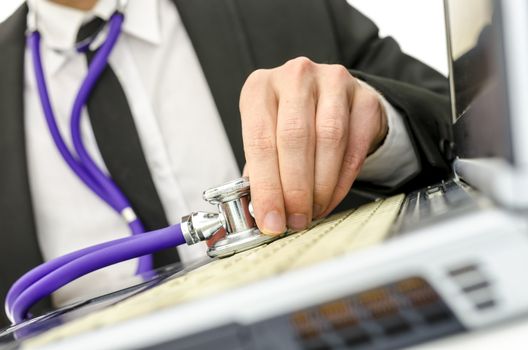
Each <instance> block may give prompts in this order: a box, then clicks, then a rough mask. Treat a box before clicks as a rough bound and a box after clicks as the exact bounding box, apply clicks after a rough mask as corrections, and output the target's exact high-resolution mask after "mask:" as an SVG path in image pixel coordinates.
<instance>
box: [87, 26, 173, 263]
mask: <svg viewBox="0 0 528 350" xmlns="http://www.w3.org/2000/svg"><path fill="white" fill-rule="evenodd" d="M103 25H104V21H103V20H101V19H100V18H96V19H94V20H92V21H90V22H88V23H86V24H85V25H83V26H82V27H81V28H80V29H79V33H78V36H77V38H78V40H77V41H78V42H79V41H81V40H84V39H86V38H90V37H92V36H93V35H94V33H96V32H97V31H98V30H100V29H101V27H102V26H103ZM94 55H95V52H91V51H88V52H87V53H86V56H87V59H88V62H91V60H92V58H93V57H94ZM87 107H88V114H89V116H90V122H91V124H92V128H93V131H94V134H95V139H96V141H97V145H98V147H99V151H100V152H101V155H102V157H103V160H104V162H105V164H106V167H107V168H108V171H109V172H110V175H111V177H112V179H113V180H114V181H115V183H116V184H117V185H118V186H119V188H121V190H122V191H123V193H124V194H125V196H126V197H127V198H128V200H129V201H130V202H131V204H132V207H133V209H134V211H135V212H136V214H137V215H138V217H139V218H140V219H141V221H142V222H143V224H144V225H145V229H146V230H147V231H151V230H156V229H160V228H163V227H167V226H168V221H167V218H166V216H165V212H164V210H163V207H162V205H161V201H160V199H159V196H158V193H157V191H156V188H155V186H154V182H153V181H152V177H151V175H150V171H149V168H148V166H147V162H146V160H145V155H144V154H143V149H142V148H141V143H140V140H139V136H138V133H137V130H136V125H135V124H134V119H133V117H132V113H131V111H130V107H129V105H128V101H127V98H126V96H125V93H124V91H123V89H122V87H121V84H120V83H119V80H118V78H117V76H116V75H115V73H114V72H113V71H112V69H111V68H110V65H107V67H106V68H105V70H104V71H103V73H102V74H101V76H100V78H99V80H98V81H97V83H96V84H95V86H94V89H93V91H92V93H91V95H90V98H89V99H88V103H87ZM177 261H179V257H178V254H177V251H176V249H167V250H165V251H161V252H158V253H156V254H154V265H155V266H156V267H161V266H165V265H167V264H171V263H174V262H177Z"/></svg>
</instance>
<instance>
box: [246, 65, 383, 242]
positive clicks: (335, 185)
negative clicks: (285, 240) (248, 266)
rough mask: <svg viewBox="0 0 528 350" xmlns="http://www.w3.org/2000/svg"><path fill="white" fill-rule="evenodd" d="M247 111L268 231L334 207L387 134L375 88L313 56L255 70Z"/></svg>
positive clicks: (249, 147) (251, 160) (261, 222)
mask: <svg viewBox="0 0 528 350" xmlns="http://www.w3.org/2000/svg"><path fill="white" fill-rule="evenodd" d="M240 112H241V115H242V131H243V140H244V150H245V153H246V161H247V163H246V167H245V168H244V175H248V176H249V178H250V180H251V196H252V203H253V208H254V213H255V219H256V222H257V225H258V227H259V228H260V229H261V231H263V232H264V233H267V234H278V233H282V232H284V231H285V229H286V227H289V228H291V229H294V230H300V229H304V228H306V227H307V226H308V225H309V224H310V222H311V220H312V218H313V217H316V218H318V217H322V216H324V215H327V214H328V213H329V212H331V211H332V210H333V209H334V208H335V207H336V206H337V204H339V203H340V202H341V201H342V199H343V198H344V197H345V196H346V195H347V194H348V192H349V190H350V187H351V186H352V183H353V182H354V180H355V179H356V177H357V175H358V173H359V171H360V168H361V166H362V164H363V162H364V160H365V158H366V156H367V154H369V152H371V151H373V150H375V149H376V147H377V146H378V145H379V143H380V142H381V141H382V140H383V138H384V135H385V134H384V133H383V130H384V128H383V123H382V122H381V120H382V119H384V118H385V117H384V116H383V115H382V107H381V102H380V99H379V96H378V93H377V92H376V91H375V90H373V89H371V88H370V87H368V86H366V85H365V86H364V85H363V84H360V83H358V81H356V79H355V78H354V77H352V76H351V75H350V73H349V72H348V71H347V70H346V69H345V68H344V67H342V66H339V65H319V64H316V63H314V62H312V61H310V60H309V59H307V58H297V59H294V60H291V61H289V62H287V63H286V64H284V65H283V66H281V67H278V68H275V69H270V70H258V71H256V72H254V73H253V74H251V76H250V77H249V78H248V80H247V81H246V84H245V85H244V87H243V89H242V93H241V98H240Z"/></svg>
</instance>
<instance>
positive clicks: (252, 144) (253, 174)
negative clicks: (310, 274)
mask: <svg viewBox="0 0 528 350" xmlns="http://www.w3.org/2000/svg"><path fill="white" fill-rule="evenodd" d="M268 79H269V72H267V71H263V70H259V71H256V72H254V73H253V74H252V75H251V76H250V77H249V78H248V79H247V81H246V84H245V85H244V87H243V89H242V93H241V98H240V113H241V116H242V132H243V142H244V151H245V155H246V162H247V163H246V170H245V171H246V172H247V174H248V175H249V177H250V179H251V199H252V203H253V210H254V213H255V220H256V222H257V225H258V227H259V228H260V229H261V231H263V232H264V233H266V234H279V233H282V232H284V231H285V230H286V219H285V211H284V201H283V195H282V185H281V180H280V173H279V159H278V152H277V141H276V132H275V130H276V127H277V125H276V116H277V108H278V105H277V99H276V97H275V93H274V91H273V90H272V88H271V85H270V84H269V83H268Z"/></svg>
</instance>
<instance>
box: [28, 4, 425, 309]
mask: <svg viewBox="0 0 528 350" xmlns="http://www.w3.org/2000/svg"><path fill="white" fill-rule="evenodd" d="M30 5H32V6H33V8H34V9H36V11H37V14H38V25H39V30H40V32H41V34H42V38H43V39H42V60H43V65H44V70H45V76H46V79H47V83H48V88H49V92H50V96H51V101H52V105H53V107H54V111H55V115H56V118H57V122H58V126H59V129H60V130H61V131H62V135H63V137H64V138H65V140H66V143H67V144H70V143H71V138H70V133H69V120H70V112H71V107H72V104H73V100H74V98H75V95H76V93H77V91H78V89H79V87H80V84H81V82H82V80H83V78H84V77H85V75H86V71H87V67H86V59H85V57H84V55H81V54H77V53H75V52H73V50H72V47H73V44H74V42H75V38H76V35H77V32H78V30H79V27H80V26H81V25H82V24H83V23H85V22H87V21H89V20H90V19H91V18H93V16H94V15H95V16H99V17H101V18H103V19H108V18H109V17H110V15H111V14H112V13H113V11H114V9H115V1H114V0H99V1H98V3H97V5H96V6H95V7H94V8H93V9H92V10H91V11H89V12H82V11H78V10H75V9H71V8H66V7H62V6H60V5H57V4H54V3H51V2H49V1H47V0H36V1H33V2H32V3H30ZM110 65H111V67H112V69H113V70H114V72H115V74H116V75H117V77H118V78H119V80H120V82H121V84H122V86H123V89H124V92H125V94H126V96H127V99H128V101H129V104H130V108H131V112H132V115H133V118H134V122H135V124H136V126H137V130H138V134H139V138H140V141H141V145H142V148H143V151H144V154H145V158H146V160H147V163H148V166H149V168H150V172H151V175H152V178H153V181H154V185H155V187H156V189H157V192H158V194H159V197H160V200H161V202H162V205H163V207H164V209H165V212H166V214H167V219H168V221H169V223H170V224H174V223H177V222H179V221H180V218H181V216H183V215H185V214H187V213H189V212H191V211H196V210H207V211H210V210H213V209H214V208H213V207H211V206H209V205H208V204H207V203H205V202H204V201H203V200H202V198H201V193H202V191H203V190H204V189H206V188H209V187H211V186H214V185H218V184H221V183H223V182H226V181H228V180H231V179H234V178H236V177H238V176H240V174H239V170H238V168H237V164H236V161H235V158H234V154H233V152H232V150H231V148H230V144H229V141H228V138H227V135H226V133H225V130H224V128H223V125H222V122H221V119H220V116H219V113H218V111H217V109H216V106H215V104H214V100H213V98H212V95H211V92H210V90H209V87H208V85H207V81H206V80H205V77H204V74H203V72H202V69H201V67H200V64H199V62H198V59H197V57H196V54H195V52H194V49H193V46H192V44H191V42H190V40H189V37H188V35H187V33H186V31H185V28H184V26H183V24H182V22H181V19H180V17H179V14H178V12H177V10H176V8H175V6H174V5H173V3H172V2H171V1H170V0H134V1H130V3H129V5H128V8H127V10H126V19H125V22H124V25H123V32H122V34H121V36H120V38H119V40H118V43H117V45H116V46H115V48H114V51H113V52H112V54H111V56H110ZM24 91H25V92H24V94H25V95H24V97H25V99H24V101H25V128H26V129H25V132H26V136H27V137H26V140H27V141H26V142H27V155H28V166H29V172H30V187H31V194H32V199H33V206H34V210H35V219H36V223H37V231H38V240H39V244H40V247H41V249H42V253H43V256H44V258H45V260H50V259H52V258H55V257H57V256H60V255H63V254H66V253H68V252H71V251H73V250H77V249H81V248H84V247H86V246H89V245H93V244H97V243H101V242H104V241H108V240H113V239H117V238H121V237H124V236H127V235H129V234H130V233H129V230H128V228H127V225H126V224H125V223H124V222H123V221H122V219H121V217H120V216H119V215H117V214H116V213H115V212H114V211H113V210H112V209H111V208H110V207H109V206H108V205H106V204H105V203H103V202H102V201H101V200H100V199H99V198H98V197H96V196H95V195H94V194H93V193H92V192H91V191H90V190H89V189H88V188H87V187H86V186H85V185H84V184H83V183H82V182H81V181H80V180H79V179H78V178H77V177H76V176H75V175H74V173H73V172H72V171H71V170H70V169H69V168H68V166H67V165H66V163H65V162H64V161H63V159H62V158H61V156H60V154H59V153H58V151H57V150H56V148H55V145H54V143H53V140H52V138H51V136H50V134H49V131H48V128H47V125H46V122H45V118H44V115H43V112H42V109H41V105H40V100H39V97H38V90H37V88H36V82H35V74H34V71H33V65H32V63H31V57H30V52H29V49H26V68H25V90H24ZM383 104H384V106H385V108H386V111H387V114H388V123H389V134H388V135H387V138H386V141H385V143H384V145H382V146H381V147H380V148H379V149H378V150H377V151H376V152H375V153H374V154H372V155H371V156H370V157H369V158H368V159H367V161H366V162H365V168H364V169H363V171H362V174H361V178H362V179H364V180H372V181H375V182H377V183H380V184H387V185H394V184H396V183H398V182H400V181H402V180H404V179H405V178H407V177H408V176H410V175H412V174H414V173H415V172H416V171H418V161H417V158H416V156H415V154H414V151H413V149H412V146H411V142H410V140H409V137H408V135H407V131H406V129H405V126H404V125H403V122H402V120H401V117H400V116H399V115H398V113H397V111H395V110H394V108H392V106H390V104H388V103H387V102H386V101H385V100H384V99H383ZM86 114H87V113H86V111H84V112H83V119H82V134H83V139H84V142H85V144H86V146H87V148H88V150H89V152H90V154H91V155H92V156H93V157H94V159H95V160H96V162H97V164H98V165H99V166H100V167H101V168H102V169H105V170H106V167H105V165H104V162H103V160H102V157H101V155H100V153H99V150H98V148H97V144H96V142H95V138H94V135H93V132H92V130H91V126H90V122H89V119H88V116H87V115H86ZM178 251H179V253H180V256H181V258H182V260H183V261H184V262H187V261H190V260H191V259H193V258H196V257H199V256H203V254H204V253H205V245H204V244H199V245H196V246H193V247H187V246H185V247H179V248H178ZM136 267H137V261H135V260H131V261H128V262H124V263H121V264H118V265H115V266H112V267H109V268H106V269H103V270H101V271H97V272H94V273H92V274H90V275H88V276H85V277H83V278H81V279H79V280H77V281H75V282H74V283H71V284H70V285H69V286H67V287H65V288H63V289H62V290H60V291H59V292H58V293H55V295H54V302H55V304H56V305H62V304H64V303H66V302H70V301H72V300H73V299H76V298H78V297H81V296H87V295H88V296H89V295H94V294H97V293H98V292H99V291H101V290H104V289H107V288H112V286H113V285H118V284H119V283H118V282H116V281H119V280H120V279H121V277H129V276H131V275H133V274H134V271H135V270H136Z"/></svg>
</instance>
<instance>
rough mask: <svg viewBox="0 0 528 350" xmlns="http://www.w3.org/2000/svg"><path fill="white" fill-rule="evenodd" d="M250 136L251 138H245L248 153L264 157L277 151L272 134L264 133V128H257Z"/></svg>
mask: <svg viewBox="0 0 528 350" xmlns="http://www.w3.org/2000/svg"><path fill="white" fill-rule="evenodd" d="M250 134H251V135H250V136H248V137H245V138H244V147H245V150H246V152H248V153H251V154H257V155H263V154H266V153H270V152H275V151H276V149H277V146H276V142H275V139H274V138H273V136H272V135H271V134H270V133H268V132H266V131H264V130H263V129H262V128H259V127H255V128H254V130H253V132H250Z"/></svg>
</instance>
